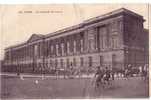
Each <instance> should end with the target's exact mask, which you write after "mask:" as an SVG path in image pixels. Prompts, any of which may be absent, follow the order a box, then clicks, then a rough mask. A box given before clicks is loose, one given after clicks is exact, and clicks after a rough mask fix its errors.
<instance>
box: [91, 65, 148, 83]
mask: <svg viewBox="0 0 151 100" xmlns="http://www.w3.org/2000/svg"><path fill="white" fill-rule="evenodd" d="M148 68H149V67H148V65H147V64H145V65H144V66H140V67H139V73H138V75H140V76H141V77H142V78H143V79H144V80H147V78H148V76H149V75H148V74H149V73H148V72H149V71H148ZM132 70H133V67H132V65H131V64H128V65H127V67H126V68H125V69H124V70H123V71H122V72H121V74H122V75H123V77H125V78H126V79H128V77H129V76H131V75H132V74H134V73H133V71H132ZM115 73H117V72H116V71H113V69H111V68H110V67H101V66H98V67H97V70H96V73H95V75H94V77H95V84H96V86H99V85H102V84H110V83H111V80H114V77H115Z"/></svg>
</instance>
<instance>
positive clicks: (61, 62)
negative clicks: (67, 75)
mask: <svg viewBox="0 0 151 100" xmlns="http://www.w3.org/2000/svg"><path fill="white" fill-rule="evenodd" d="M60 66H61V68H63V59H60Z"/></svg>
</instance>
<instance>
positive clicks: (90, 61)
mask: <svg viewBox="0 0 151 100" xmlns="http://www.w3.org/2000/svg"><path fill="white" fill-rule="evenodd" d="M88 59H89V67H92V57H91V56H89V58H88Z"/></svg>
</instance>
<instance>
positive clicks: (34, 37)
mask: <svg viewBox="0 0 151 100" xmlns="http://www.w3.org/2000/svg"><path fill="white" fill-rule="evenodd" d="M119 14H128V15H132V16H135V17H137V18H139V19H141V20H144V19H143V16H141V15H139V14H137V13H135V12H132V11H130V10H128V9H125V8H120V9H117V10H114V11H112V12H109V13H106V14H104V15H100V16H97V17H93V18H90V19H88V20H84V21H83V22H82V23H80V24H77V25H74V26H70V27H67V28H64V29H61V30H58V31H55V32H52V33H49V34H47V35H42V34H33V35H32V36H31V37H30V38H29V39H28V40H27V43H28V42H33V41H36V40H39V39H42V38H48V37H52V36H55V35H59V34H62V33H65V32H68V31H72V30H75V29H78V28H82V27H84V26H85V25H87V24H89V23H93V22H96V21H98V20H104V19H107V18H111V17H114V16H115V15H119ZM23 44H25V43H22V44H19V45H23ZM19 45H14V46H10V47H8V48H7V49H9V48H11V47H17V46H19Z"/></svg>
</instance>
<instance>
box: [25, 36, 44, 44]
mask: <svg viewBox="0 0 151 100" xmlns="http://www.w3.org/2000/svg"><path fill="white" fill-rule="evenodd" d="M43 37H44V35H41V34H33V35H32V36H31V37H30V38H29V39H28V41H27V42H33V41H36V40H39V39H42V38H43Z"/></svg>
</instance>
